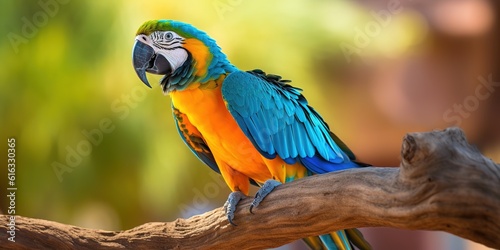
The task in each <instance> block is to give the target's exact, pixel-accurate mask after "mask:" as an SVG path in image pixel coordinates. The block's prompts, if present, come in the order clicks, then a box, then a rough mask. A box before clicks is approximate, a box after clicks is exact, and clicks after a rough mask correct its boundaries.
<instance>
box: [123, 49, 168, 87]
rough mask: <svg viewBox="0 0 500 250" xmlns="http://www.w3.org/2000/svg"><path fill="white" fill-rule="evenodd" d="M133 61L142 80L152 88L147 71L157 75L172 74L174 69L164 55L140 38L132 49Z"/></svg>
mask: <svg viewBox="0 0 500 250" xmlns="http://www.w3.org/2000/svg"><path fill="white" fill-rule="evenodd" d="M132 62H133V64H134V69H135V72H136V73H137V75H138V76H139V78H140V79H141V81H142V82H143V83H144V84H146V86H148V87H150V88H151V85H150V84H149V82H148V78H147V77H146V71H147V72H149V73H152V74H157V75H166V74H170V73H171V71H172V66H170V63H169V62H168V60H167V59H166V58H165V57H164V56H163V55H161V54H157V53H155V50H154V49H153V48H152V47H151V46H150V45H148V44H145V43H143V42H141V41H138V40H136V41H135V44H134V48H133V51H132Z"/></svg>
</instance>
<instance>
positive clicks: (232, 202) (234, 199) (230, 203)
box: [224, 191, 246, 226]
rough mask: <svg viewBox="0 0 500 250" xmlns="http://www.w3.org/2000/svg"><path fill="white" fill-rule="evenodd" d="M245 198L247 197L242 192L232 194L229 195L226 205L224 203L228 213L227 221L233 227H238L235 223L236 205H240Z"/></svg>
mask: <svg viewBox="0 0 500 250" xmlns="http://www.w3.org/2000/svg"><path fill="white" fill-rule="evenodd" d="M245 197H246V196H245V195H244V194H243V193H242V192H240V191H236V192H232V193H230V194H229V197H227V201H226V203H224V211H225V212H226V215H227V220H228V221H229V223H231V225H233V226H237V225H236V224H234V222H233V219H234V212H235V211H236V205H238V202H240V200H241V199H243V198H245Z"/></svg>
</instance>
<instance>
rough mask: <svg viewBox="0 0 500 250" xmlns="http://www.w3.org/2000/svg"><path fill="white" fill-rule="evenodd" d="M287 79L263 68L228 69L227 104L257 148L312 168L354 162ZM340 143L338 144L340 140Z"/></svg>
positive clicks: (336, 167) (328, 168)
mask: <svg viewBox="0 0 500 250" xmlns="http://www.w3.org/2000/svg"><path fill="white" fill-rule="evenodd" d="M288 82H289V81H284V80H281V77H279V76H276V75H266V74H265V73H264V72H262V71H260V70H254V71H249V72H243V71H235V72H233V73H230V74H229V75H228V76H227V77H226V78H225V80H224V82H223V85H222V95H223V98H224V100H225V101H226V103H227V108H228V110H229V111H230V113H231V114H232V115H233V117H234V119H235V120H236V122H237V123H238V125H239V126H240V127H241V129H242V131H243V132H244V133H245V135H246V136H247V137H248V138H249V139H250V141H251V142H252V143H253V144H254V146H255V147H256V148H257V150H259V152H260V153H261V154H262V155H263V156H264V157H266V158H269V159H273V158H274V157H276V156H277V155H278V156H279V157H281V158H282V159H283V160H284V161H285V162H287V163H289V164H293V163H295V162H296V161H297V160H299V161H300V162H301V163H302V164H303V165H304V166H305V167H306V168H308V169H309V170H311V171H312V172H314V173H325V172H330V171H334V170H339V169H345V168H350V167H356V166H357V165H356V163H353V162H351V160H354V155H353V154H352V152H351V151H350V150H349V149H348V148H347V146H346V145H345V144H344V143H342V141H340V139H338V137H336V136H334V135H333V133H331V132H330V129H329V127H328V125H327V124H326V123H325V122H324V120H323V119H322V118H321V116H320V115H319V114H318V113H317V112H316V111H315V110H314V109H313V108H312V107H310V106H309V105H308V103H307V100H306V99H305V98H304V96H303V95H302V94H301V93H300V92H301V91H302V90H301V89H299V88H295V87H292V86H291V85H289V84H288ZM339 145H340V146H339Z"/></svg>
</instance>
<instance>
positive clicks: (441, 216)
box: [0, 128, 500, 249]
mask: <svg viewBox="0 0 500 250" xmlns="http://www.w3.org/2000/svg"><path fill="white" fill-rule="evenodd" d="M401 157H402V160H401V165H400V168H382V167H368V168H361V169H353V170H347V171H340V172H335V173H328V174H323V175H315V176H312V177H308V178H303V179H300V180H297V181H294V182H291V183H287V184H284V185H281V186H279V187H278V188H276V189H275V190H274V191H273V192H272V193H271V194H270V195H269V196H268V197H266V199H265V200H264V201H263V202H262V204H261V205H260V206H259V207H257V208H255V209H254V210H253V211H254V214H250V213H249V205H250V203H251V199H250V198H247V199H244V200H242V201H241V202H240V204H239V206H238V208H237V211H236V214H235V220H234V222H235V223H236V224H237V225H238V226H232V225H230V224H229V222H228V221H227V219H226V216H225V214H224V211H223V209H222V208H217V209H215V210H213V211H210V212H207V213H204V214H201V215H197V216H193V217H191V218H188V219H177V220H175V221H173V222H168V223H164V222H153V223H146V224H143V225H141V226H138V227H136V228H132V229H130V230H125V231H119V232H111V231H103V230H95V229H86V228H80V227H75V226H71V225H64V224H60V223H56V222H51V221H46V220H40V219H32V218H26V217H21V216H17V218H16V227H17V229H16V237H15V240H16V242H15V243H11V242H10V241H8V240H7V237H8V235H6V231H8V230H9V229H8V227H7V226H6V224H7V223H6V220H7V219H8V216H6V215H2V216H1V217H0V218H1V219H2V222H1V224H0V236H1V238H0V242H2V243H1V245H2V247H3V248H4V249H129V248H134V249H262V248H270V247H277V246H281V245H283V244H286V243H289V242H291V241H293V240H297V239H300V238H304V237H307V236H313V235H320V234H324V233H327V232H333V231H336V230H339V229H344V228H355V227H393V228H400V229H414V230H417V229H418V230H440V231H445V232H449V233H452V234H455V235H457V236H460V237H463V238H466V239H470V240H473V241H476V242H479V243H481V244H484V245H486V246H489V247H492V248H500V166H499V165H498V164H495V163H494V162H492V161H491V160H490V159H488V158H486V157H484V156H483V155H481V153H480V152H479V151H478V150H477V149H476V148H475V147H473V146H471V145H469V144H468V143H467V141H466V139H465V137H464V134H463V132H462V131H461V130H460V129H458V128H450V129H446V130H444V131H433V132H428V133H411V134H408V135H406V136H405V138H404V140H403V146H402V150H401Z"/></svg>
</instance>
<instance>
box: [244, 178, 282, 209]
mask: <svg viewBox="0 0 500 250" xmlns="http://www.w3.org/2000/svg"><path fill="white" fill-rule="evenodd" d="M279 185H281V182H279V181H276V180H267V181H266V182H264V185H262V187H261V188H260V189H259V191H257V193H256V194H255V198H254V199H253V201H252V204H251V205H250V213H252V214H253V212H252V209H253V208H254V207H257V206H259V204H260V203H261V202H262V200H264V198H266V196H267V195H269V194H270V193H271V191H273V190H274V188H275V187H277V186H279Z"/></svg>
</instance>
